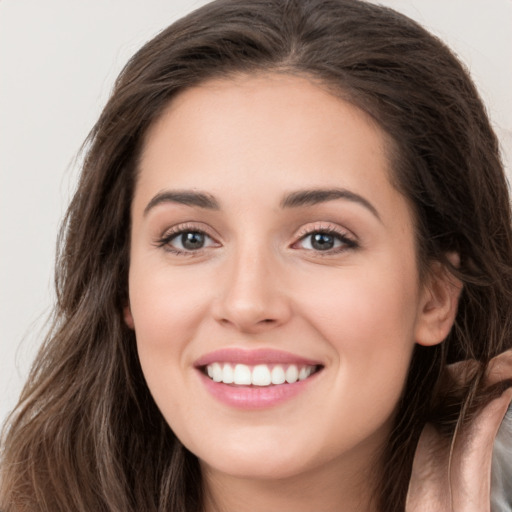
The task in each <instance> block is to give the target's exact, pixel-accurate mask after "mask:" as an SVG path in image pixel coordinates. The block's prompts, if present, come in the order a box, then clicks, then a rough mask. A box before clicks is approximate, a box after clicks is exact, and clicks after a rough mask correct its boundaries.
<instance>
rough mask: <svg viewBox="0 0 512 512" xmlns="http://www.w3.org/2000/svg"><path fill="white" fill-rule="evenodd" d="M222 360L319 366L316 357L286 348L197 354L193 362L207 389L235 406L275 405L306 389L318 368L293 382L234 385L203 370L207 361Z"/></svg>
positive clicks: (248, 363) (312, 381)
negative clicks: (283, 349)
mask: <svg viewBox="0 0 512 512" xmlns="http://www.w3.org/2000/svg"><path fill="white" fill-rule="evenodd" d="M216 362H222V363H224V362H225V363H233V364H236V363H240V364H247V365H256V364H269V365H272V364H296V365H299V366H300V365H311V366H316V365H319V366H321V363H319V362H318V361H313V360H311V359H305V358H303V357H299V356H296V355H294V354H291V353H288V352H282V351H279V350H271V349H257V350H243V349H235V348H232V349H222V350H217V351H215V352H211V353H209V354H206V355H204V356H202V357H200V358H199V359H198V360H197V361H196V362H195V364H194V366H195V367H196V368H197V370H198V374H199V378H200V380H201V382H202V383H203V384H204V386H205V387H206V389H207V390H208V392H209V393H210V394H211V395H213V397H214V398H216V399H217V400H219V401H220V402H222V403H224V404H226V405H229V406H231V407H235V408H237V409H245V410H251V409H253V410H254V409H265V408H270V407H275V406H277V405H279V404H281V403H283V402H285V401H287V400H290V399H292V398H293V397H295V396H297V395H298V394H300V393H302V392H304V391H306V390H307V388H308V387H309V386H311V385H312V384H313V383H314V382H315V381H316V379H317V377H318V375H319V373H320V372H317V373H314V374H313V375H311V376H310V377H308V378H307V379H305V380H302V381H297V382H294V383H293V384H279V385H271V386H237V385H234V384H224V383H222V382H214V381H213V380H211V379H210V378H209V377H208V376H207V375H205V374H204V372H203V368H204V366H206V365H209V364H212V363H216Z"/></svg>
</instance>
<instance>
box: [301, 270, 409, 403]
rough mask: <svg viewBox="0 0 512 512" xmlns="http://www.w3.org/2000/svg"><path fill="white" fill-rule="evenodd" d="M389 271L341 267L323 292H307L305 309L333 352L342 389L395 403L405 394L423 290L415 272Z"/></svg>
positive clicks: (304, 302)
mask: <svg viewBox="0 0 512 512" xmlns="http://www.w3.org/2000/svg"><path fill="white" fill-rule="evenodd" d="M387 268H388V271H387V272H385V273H383V272H379V271H378V269H376V270H375V271H372V269H368V268H366V269H365V272H364V273H362V272H358V271H357V270H356V269H346V272H345V269H340V270H339V274H338V275H337V276H336V279H331V280H329V281H328V280H326V281H325V285H324V286H322V287H321V289H318V288H317V289H315V288H314V287H313V286H309V287H305V288H304V290H303V292H302V296H303V301H302V310H303V312H304V315H305V316H307V318H308V320H309V322H310V324H311V325H313V326H314V327H315V328H316V330H317V331H318V332H319V333H320V335H321V336H322V338H323V339H324V340H325V341H326V342H327V343H328V344H330V345H331V347H332V348H333V349H334V351H333V352H334V353H335V354H336V357H337V358H338V360H337V361H336V364H338V365H339V367H340V369H341V370H342V371H340V372H338V377H339V379H340V386H343V387H354V388H357V389H358V390H359V393H364V392H365V391H366V392H367V393H368V394H372V393H375V392H376V391H379V392H381V393H382V394H384V392H385V391H386V392H387V394H388V395H389V398H390V403H391V402H392V401H393V400H397V399H398V397H399V395H400V393H401V390H402V388H403V384H404V381H405V378H406V374H407V371H408V367H409V363H410V358H411V354H412V350H413V348H414V332H415V324H416V320H417V309H418V287H417V285H416V280H415V278H414V276H415V273H414V272H407V271H405V272H401V269H400V268H398V267H396V268H395V269H393V267H387ZM407 276H408V277H407ZM311 284H313V283H311ZM311 290H316V291H314V292H311ZM369 377H371V378H369ZM341 381H343V382H341Z"/></svg>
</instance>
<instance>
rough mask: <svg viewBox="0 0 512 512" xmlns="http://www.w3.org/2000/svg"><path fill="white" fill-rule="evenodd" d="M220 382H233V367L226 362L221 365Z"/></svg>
mask: <svg viewBox="0 0 512 512" xmlns="http://www.w3.org/2000/svg"><path fill="white" fill-rule="evenodd" d="M222 382H224V384H233V382H235V374H234V372H233V367H232V366H231V365H230V364H228V363H225V364H224V366H223V367H222Z"/></svg>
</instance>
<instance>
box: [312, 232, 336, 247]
mask: <svg viewBox="0 0 512 512" xmlns="http://www.w3.org/2000/svg"><path fill="white" fill-rule="evenodd" d="M311 245H312V246H313V248H314V249H318V250H319V251H327V250H329V249H332V248H333V247H334V237H333V236H332V235H328V234H326V233H315V234H314V235H313V240H312V241H311Z"/></svg>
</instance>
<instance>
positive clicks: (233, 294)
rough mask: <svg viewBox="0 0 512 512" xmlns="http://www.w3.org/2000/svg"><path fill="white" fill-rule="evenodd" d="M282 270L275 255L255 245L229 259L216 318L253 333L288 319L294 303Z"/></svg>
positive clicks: (270, 327) (216, 306)
mask: <svg viewBox="0 0 512 512" xmlns="http://www.w3.org/2000/svg"><path fill="white" fill-rule="evenodd" d="M280 274H282V272H280V269H279V264H278V263H277V261H276V258H275V257H274V258H273V257H272V255H269V254H263V253H262V252H258V251H257V250H256V249H255V248H254V247H253V248H252V250H245V251H244V252H243V253H239V254H238V255H236V256H235V257H234V258H233V259H229V261H227V262H226V269H225V272H222V276H220V277H221V279H220V280H219V281H220V282H219V285H220V286H219V294H218V295H217V300H216V301H215V304H214V316H215V318H216V320H217V321H218V322H220V323H222V324H224V325H225V326H227V327H231V328H234V329H237V330H239V331H241V332H245V333H250V334H258V333H261V332H265V331H267V330H270V329H273V328H275V327H278V326H280V325H283V324H284V323H286V322H287V321H288V320H289V318H290V316H291V304H290V302H289V300H288V297H287V290H286V287H285V286H283V284H284V283H283V280H282V279H281V278H280V277H279V276H280Z"/></svg>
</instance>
